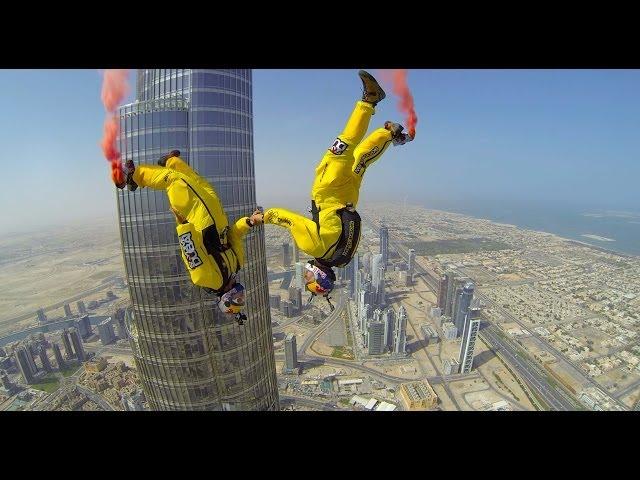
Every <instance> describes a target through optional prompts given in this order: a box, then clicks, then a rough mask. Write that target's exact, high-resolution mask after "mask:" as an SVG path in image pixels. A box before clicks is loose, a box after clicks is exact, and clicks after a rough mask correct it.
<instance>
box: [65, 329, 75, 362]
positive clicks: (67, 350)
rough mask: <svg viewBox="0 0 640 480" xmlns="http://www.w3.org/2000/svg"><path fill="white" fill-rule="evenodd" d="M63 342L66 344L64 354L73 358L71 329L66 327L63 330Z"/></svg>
mask: <svg viewBox="0 0 640 480" xmlns="http://www.w3.org/2000/svg"><path fill="white" fill-rule="evenodd" d="M62 344H63V345H64V354H65V356H66V357H67V358H73V349H72V348H71V340H70V339H69V330H67V329H66V328H65V329H64V330H63V331H62Z"/></svg>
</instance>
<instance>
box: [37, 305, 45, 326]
mask: <svg viewBox="0 0 640 480" xmlns="http://www.w3.org/2000/svg"><path fill="white" fill-rule="evenodd" d="M38 321H39V322H40V323H45V322H46V321H47V316H46V315H45V314H44V309H43V308H40V309H38Z"/></svg>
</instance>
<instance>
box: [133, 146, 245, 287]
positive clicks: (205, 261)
mask: <svg viewBox="0 0 640 480" xmlns="http://www.w3.org/2000/svg"><path fill="white" fill-rule="evenodd" d="M133 180H134V181H135V182H136V183H137V184H138V186H140V187H150V188H153V189H154V190H166V191H167V195H168V197H169V204H170V205H171V209H172V210H173V211H174V213H176V214H177V215H179V216H180V217H182V218H183V219H185V220H186V223H178V225H177V226H176V230H177V232H178V238H179V240H180V247H181V255H182V260H183V262H184V264H185V267H186V268H187V271H188V272H189V275H190V276H191V280H192V281H193V283H194V284H196V285H198V286H201V287H207V288H211V289H213V290H216V291H217V290H220V289H222V287H224V276H223V274H222V272H221V271H220V268H219V267H218V263H217V262H216V260H215V259H214V257H212V256H211V255H209V254H208V253H207V250H206V248H205V246H204V242H203V232H204V230H205V229H206V228H207V227H209V226H211V225H213V224H214V219H215V224H216V227H217V231H218V232H222V231H223V230H224V229H225V227H227V226H229V222H228V220H227V216H226V215H225V213H224V210H223V208H222V204H221V203H220V199H219V198H218V196H217V194H216V192H215V190H214V189H213V187H212V186H211V185H210V184H209V183H208V182H207V181H206V180H205V179H204V178H202V177H201V176H199V175H198V174H197V173H196V172H195V171H193V170H192V169H191V167H189V165H187V164H186V163H185V162H184V161H182V160H181V159H180V158H179V157H171V158H169V159H168V160H167V163H166V167H161V166H156V165H139V166H137V167H136V169H135V171H134V173H133ZM247 220H248V218H247V217H243V218H241V219H239V220H238V221H237V222H236V223H235V224H234V225H231V226H229V228H228V230H227V233H226V241H225V239H224V238H223V239H222V243H223V244H224V243H227V244H228V245H230V246H231V248H230V249H228V250H225V251H224V252H220V254H219V257H218V258H219V260H221V261H223V262H224V264H225V265H226V266H227V271H228V274H229V275H231V274H233V273H236V272H237V271H238V270H240V268H241V267H242V265H243V264H244V246H243V244H242V239H243V238H244V236H245V235H246V234H247V233H248V232H249V230H250V229H251V227H250V226H249V225H248V224H247ZM214 233H215V232H214Z"/></svg>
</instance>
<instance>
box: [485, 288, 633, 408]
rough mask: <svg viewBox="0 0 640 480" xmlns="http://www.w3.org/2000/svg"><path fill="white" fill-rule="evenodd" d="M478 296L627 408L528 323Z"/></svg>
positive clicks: (612, 399) (610, 398)
mask: <svg viewBox="0 0 640 480" xmlns="http://www.w3.org/2000/svg"><path fill="white" fill-rule="evenodd" d="M475 293H476V294H477V296H478V298H480V299H481V300H482V301H483V302H484V303H485V304H486V305H487V306H491V307H493V308H494V309H496V310H498V311H499V312H500V314H501V315H503V316H504V317H505V318H506V319H508V320H510V321H512V322H515V323H517V324H518V325H519V326H520V327H521V328H524V329H526V330H527V331H528V332H530V334H531V336H532V337H534V338H537V339H538V340H540V342H541V344H542V345H544V347H545V348H546V349H547V350H549V351H550V352H551V353H553V354H554V355H555V356H556V357H558V358H561V359H562V360H564V361H565V362H567V363H568V364H569V365H571V366H572V367H573V368H574V369H575V370H576V372H577V373H578V374H579V375H581V379H582V380H586V381H588V382H589V383H591V384H592V385H593V386H594V387H596V388H598V390H600V391H601V392H603V393H604V394H605V395H606V396H608V397H609V400H610V401H611V402H612V403H615V404H617V405H618V406H620V407H621V408H624V409H625V410H628V409H629V407H627V406H626V405H625V404H623V403H622V402H620V400H618V399H617V398H615V397H613V396H611V395H610V394H609V393H608V392H607V391H606V390H605V389H604V388H602V386H601V385H600V384H599V383H598V382H596V381H595V380H594V379H593V378H591V377H590V376H588V375H585V374H583V373H582V371H581V370H580V367H579V366H577V365H575V364H574V363H573V361H571V359H569V358H567V357H566V356H565V355H564V354H563V353H562V352H561V351H560V350H558V349H556V348H555V347H554V346H553V345H550V344H549V342H547V341H546V340H545V339H544V338H542V337H541V335H539V334H538V333H536V332H535V331H533V330H532V329H531V327H529V326H528V325H525V323H524V322H522V321H521V320H520V319H519V318H517V317H515V316H514V315H513V314H512V313H511V312H509V311H508V310H505V309H504V308H502V306H501V305H498V304H497V303H495V302H494V301H493V300H491V299H490V298H489V297H487V296H486V295H485V294H483V293H481V292H480V291H478V290H476V292H475Z"/></svg>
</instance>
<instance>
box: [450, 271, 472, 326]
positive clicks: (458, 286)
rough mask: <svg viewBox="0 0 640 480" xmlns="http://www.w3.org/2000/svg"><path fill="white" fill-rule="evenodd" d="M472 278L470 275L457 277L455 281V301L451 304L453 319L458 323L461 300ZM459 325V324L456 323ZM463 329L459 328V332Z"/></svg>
mask: <svg viewBox="0 0 640 480" xmlns="http://www.w3.org/2000/svg"><path fill="white" fill-rule="evenodd" d="M470 282H471V279H470V278H469V277H456V278H455V279H454V281H453V284H454V287H453V291H454V294H453V303H452V304H451V321H452V322H453V323H456V319H457V317H458V310H459V307H460V300H461V299H462V292H463V290H464V287H465V285H466V284H467V283H470ZM456 326H458V325H456ZM461 331H462V330H461V328H458V333H460V332H461Z"/></svg>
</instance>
